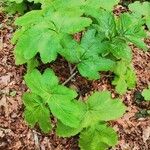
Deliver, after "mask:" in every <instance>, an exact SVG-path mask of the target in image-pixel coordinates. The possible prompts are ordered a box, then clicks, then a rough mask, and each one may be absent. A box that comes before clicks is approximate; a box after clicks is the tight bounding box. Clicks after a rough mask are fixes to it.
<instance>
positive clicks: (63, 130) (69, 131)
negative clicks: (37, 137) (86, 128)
mask: <svg viewBox="0 0 150 150" xmlns="http://www.w3.org/2000/svg"><path fill="white" fill-rule="evenodd" d="M81 130H82V128H81V127H80V128H71V127H69V126H66V125H64V124H63V123H61V122H60V121H58V122H57V128H56V134H57V135H58V136H60V137H71V136H74V135H76V134H78V133H79V132H80V131H81Z"/></svg>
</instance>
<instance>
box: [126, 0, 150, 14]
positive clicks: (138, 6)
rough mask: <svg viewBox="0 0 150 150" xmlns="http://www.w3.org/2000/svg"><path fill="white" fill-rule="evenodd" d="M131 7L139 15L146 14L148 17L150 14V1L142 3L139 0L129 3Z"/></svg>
mask: <svg viewBox="0 0 150 150" xmlns="http://www.w3.org/2000/svg"><path fill="white" fill-rule="evenodd" d="M129 9H130V10H131V11H132V12H134V13H135V14H136V15H138V16H140V17H141V16H146V17H148V16H149V14H150V3H149V2H143V3H140V2H139V1H135V2H134V3H131V4H130V5H129Z"/></svg>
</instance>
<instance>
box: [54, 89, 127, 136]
mask: <svg viewBox="0 0 150 150" xmlns="http://www.w3.org/2000/svg"><path fill="white" fill-rule="evenodd" d="M78 104H79V105H80V110H82V113H81V114H80V115H82V116H81V118H82V119H81V123H80V126H79V127H78V128H69V127H67V126H65V125H64V124H63V123H59V124H58V126H57V130H56V131H57V134H58V135H59V136H63V137H68V136H73V135H76V134H77V133H79V132H80V131H81V130H82V129H84V128H88V127H93V126H95V124H97V123H99V121H109V120H114V119H117V118H119V117H121V116H122V115H123V113H124V112H125V106H124V105H123V104H122V102H121V101H120V100H119V99H114V100H113V99H112V98H111V95H110V93H109V92H108V91H104V92H95V93H94V94H92V95H91V96H90V97H89V98H88V100H87V101H86V103H81V102H80V103H78ZM65 128H68V130H61V129H65Z"/></svg>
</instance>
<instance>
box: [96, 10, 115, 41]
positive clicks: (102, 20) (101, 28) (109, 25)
mask: <svg viewBox="0 0 150 150" xmlns="http://www.w3.org/2000/svg"><path fill="white" fill-rule="evenodd" d="M95 18H96V20H97V21H98V25H97V26H96V27H97V29H98V32H100V33H101V34H102V33H103V34H105V37H106V38H108V39H111V38H112V37H114V36H115V34H116V23H115V18H114V15H113V13H111V12H107V11H100V13H99V14H97V16H95Z"/></svg>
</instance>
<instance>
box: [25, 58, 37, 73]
mask: <svg viewBox="0 0 150 150" xmlns="http://www.w3.org/2000/svg"><path fill="white" fill-rule="evenodd" d="M38 65H39V62H38V60H37V59H36V58H33V59H31V60H29V61H28V62H27V72H28V73H30V72H32V71H33V70H34V69H35V68H36V67H38Z"/></svg>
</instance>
